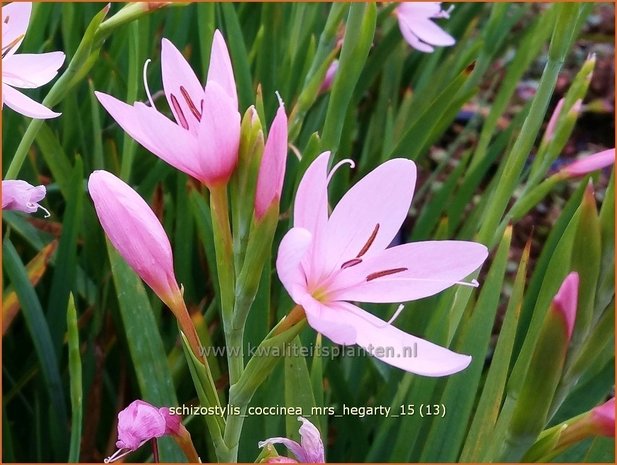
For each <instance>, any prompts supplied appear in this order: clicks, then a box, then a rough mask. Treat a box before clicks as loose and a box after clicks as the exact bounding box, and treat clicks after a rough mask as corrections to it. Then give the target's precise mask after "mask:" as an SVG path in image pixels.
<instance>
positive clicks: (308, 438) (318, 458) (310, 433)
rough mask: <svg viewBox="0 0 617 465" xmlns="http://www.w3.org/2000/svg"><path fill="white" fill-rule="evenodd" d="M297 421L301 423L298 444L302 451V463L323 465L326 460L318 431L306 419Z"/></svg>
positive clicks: (301, 418)
mask: <svg viewBox="0 0 617 465" xmlns="http://www.w3.org/2000/svg"><path fill="white" fill-rule="evenodd" d="M298 420H300V421H301V422H302V426H300V438H301V439H300V443H301V444H302V449H303V450H304V457H303V458H304V460H302V461H303V462H306V463H324V462H325V461H326V459H325V454H324V446H323V442H322V440H321V434H320V432H319V430H318V429H317V428H316V427H315V425H314V424H313V423H311V422H310V421H308V420H307V419H306V418H303V417H298ZM298 459H300V457H298Z"/></svg>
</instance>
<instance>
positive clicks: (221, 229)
mask: <svg viewBox="0 0 617 465" xmlns="http://www.w3.org/2000/svg"><path fill="white" fill-rule="evenodd" d="M210 211H211V213H212V230H213V233H214V250H215V253H216V269H217V274H218V277H219V288H220V290H221V315H222V318H223V326H224V329H225V343H226V345H227V363H228V365H229V384H230V385H231V386H233V385H234V384H235V383H236V381H237V380H238V379H239V378H240V376H241V375H242V371H243V369H244V356H243V354H242V349H243V347H242V336H243V331H242V330H238V331H236V330H235V329H234V326H233V313H234V286H235V279H234V262H233V240H232V237H231V228H230V224H229V208H228V200H227V185H217V186H213V187H212V188H211V189H210Z"/></svg>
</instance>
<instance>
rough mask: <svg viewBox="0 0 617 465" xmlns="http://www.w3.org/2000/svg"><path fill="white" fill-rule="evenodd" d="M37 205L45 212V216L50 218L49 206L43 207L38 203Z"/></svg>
mask: <svg viewBox="0 0 617 465" xmlns="http://www.w3.org/2000/svg"><path fill="white" fill-rule="evenodd" d="M37 207H39V208H40V209H41V210H43V211H44V212H45V218H49V217H50V216H51V213H49V210H47V208H45V207H42V206H41V205H37Z"/></svg>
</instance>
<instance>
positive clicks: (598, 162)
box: [561, 148, 615, 177]
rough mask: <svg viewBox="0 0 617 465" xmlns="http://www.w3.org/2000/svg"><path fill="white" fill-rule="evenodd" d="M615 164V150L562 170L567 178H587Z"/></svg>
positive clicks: (584, 158) (576, 162)
mask: <svg viewBox="0 0 617 465" xmlns="http://www.w3.org/2000/svg"><path fill="white" fill-rule="evenodd" d="M614 164H615V149H614V148H612V149H609V150H604V151H602V152H598V153H594V154H592V155H588V156H586V157H583V158H580V159H578V160H576V161H575V162H573V163H570V164H569V165H567V166H565V167H564V168H562V169H561V173H563V174H564V175H565V176H567V177H578V176H585V175H586V174H589V173H591V172H593V171H597V170H601V169H602V168H606V167H607V166H611V165H614Z"/></svg>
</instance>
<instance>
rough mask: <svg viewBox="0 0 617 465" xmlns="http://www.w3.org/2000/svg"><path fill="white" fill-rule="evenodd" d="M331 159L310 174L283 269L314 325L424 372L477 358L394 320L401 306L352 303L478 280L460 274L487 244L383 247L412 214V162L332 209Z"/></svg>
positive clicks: (475, 263)
mask: <svg viewBox="0 0 617 465" xmlns="http://www.w3.org/2000/svg"><path fill="white" fill-rule="evenodd" d="M328 157H329V152H326V153H323V154H322V155H320V156H319V157H318V158H317V159H316V160H315V161H314V162H313V163H312V164H311V165H310V166H309V168H308V169H307V171H306V173H305V174H304V177H303V178H302V181H301V182H300V185H299V187H298V191H297V194H296V200H295V207H294V227H293V228H292V229H291V230H290V231H289V232H288V233H287V234H286V235H285V236H284V237H283V240H282V241H281V245H280V247H279V251H278V257H277V262H276V267H277V271H278V275H279V278H280V279H281V281H282V283H283V285H284V286H285V288H286V289H287V292H289V294H290V296H291V298H292V299H293V300H294V301H295V302H296V303H297V304H299V305H301V306H302V307H303V308H304V311H305V313H306V317H307V320H308V323H309V324H310V325H311V326H312V327H313V329H315V330H316V331H318V332H320V333H322V334H323V335H324V336H326V337H328V338H329V339H331V340H332V341H334V342H335V343H337V344H343V345H351V344H358V345H360V346H362V347H363V348H364V349H366V350H367V351H368V352H369V353H370V354H371V355H374V356H375V357H377V358H379V359H380V360H383V361H384V362H386V363H389V364H390V365H393V366H396V367H398V368H401V369H403V370H406V371H409V372H412V373H418V374H421V375H425V376H445V375H449V374H452V373H456V372H458V371H460V370H463V369H464V368H465V367H467V365H469V363H470V362H471V357H469V356H467V355H461V354H457V353H454V352H451V351H450V350H448V349H445V348H443V347H440V346H437V345H435V344H432V343H430V342H428V341H425V340H423V339H420V338H417V337H415V336H412V335H410V334H407V333H405V332H403V331H401V330H399V329H397V328H395V327H394V326H392V324H391V323H392V322H393V320H394V319H395V318H396V316H398V314H399V313H400V311H401V310H402V306H400V307H399V309H398V310H397V312H396V313H395V315H394V317H393V318H392V319H391V320H390V321H388V322H385V321H383V320H381V319H380V318H377V317H376V316H374V315H372V314H370V313H368V312H366V311H364V310H362V309H361V308H359V307H357V306H355V305H352V304H351V303H349V301H358V302H373V303H386V302H401V301H408V300H416V299H421V298H423V297H428V296H431V295H433V294H436V293H438V292H440V291H442V290H444V289H446V288H448V287H450V286H452V285H454V284H467V285H474V286H475V285H477V282H475V281H474V282H472V283H462V282H460V281H461V280H462V279H463V278H465V277H467V276H468V275H469V274H471V273H472V272H473V271H474V270H476V269H477V268H478V267H480V265H482V263H483V262H484V260H485V259H486V257H487V255H488V251H487V248H486V247H485V246H483V245H481V244H477V243H474V242H465V241H428V242H416V243H410V244H403V245H398V246H394V247H390V248H386V247H388V245H389V244H390V243H391V242H392V240H393V239H394V237H395V235H396V234H397V232H398V230H399V229H400V227H401V225H402V223H403V221H404V220H405V218H406V217H407V213H408V211H409V207H410V204H411V198H412V196H413V190H414V186H415V181H416V166H415V164H414V163H413V162H412V161H410V160H406V159H402V158H398V159H394V160H390V161H388V162H386V163H384V164H382V165H381V166H379V167H377V168H376V169H375V170H373V171H372V172H371V173H369V174H368V175H366V176H365V177H364V178H363V179H361V180H360V181H359V182H358V183H357V184H356V185H355V186H353V187H352V188H351V189H350V190H349V191H348V192H347V193H346V194H345V195H344V196H343V198H342V199H341V200H340V202H339V203H338V205H337V206H336V207H335V208H334V210H333V211H332V214H331V215H329V216H328V190H327V188H328V181H329V179H330V177H331V176H332V173H330V175H328ZM337 166H338V165H337ZM335 169H336V167H335ZM333 171H334V170H333ZM412 348H415V349H416V350H415V351H413V352H412V353H410V350H411V349H412ZM386 349H387V350H386Z"/></svg>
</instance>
